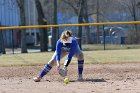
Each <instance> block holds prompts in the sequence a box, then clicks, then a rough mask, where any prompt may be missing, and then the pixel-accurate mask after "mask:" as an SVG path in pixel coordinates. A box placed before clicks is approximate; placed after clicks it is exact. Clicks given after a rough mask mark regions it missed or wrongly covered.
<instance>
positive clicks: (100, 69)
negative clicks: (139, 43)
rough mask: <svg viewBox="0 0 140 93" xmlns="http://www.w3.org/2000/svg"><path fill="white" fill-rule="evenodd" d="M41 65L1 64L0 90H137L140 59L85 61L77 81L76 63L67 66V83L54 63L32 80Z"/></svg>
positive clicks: (68, 92)
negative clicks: (86, 62)
mask: <svg viewBox="0 0 140 93" xmlns="http://www.w3.org/2000/svg"><path fill="white" fill-rule="evenodd" d="M42 68H43V66H20V67H17V66H16V67H0V93H140V63H128V64H86V65H85V66H84V81H83V82H79V81H77V65H70V66H69V67H68V76H67V77H68V78H70V80H71V82H70V83H69V84H64V83H63V78H62V77H60V76H59V74H58V73H57V71H56V68H55V67H54V68H53V69H52V70H51V72H50V73H49V74H48V75H46V76H45V77H44V78H43V79H42V80H41V82H34V81H33V80H32V78H33V77H34V76H37V75H38V74H39V73H40V71H41V69H42Z"/></svg>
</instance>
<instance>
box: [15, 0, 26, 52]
mask: <svg viewBox="0 0 140 93" xmlns="http://www.w3.org/2000/svg"><path fill="white" fill-rule="evenodd" d="M16 1H17V4H18V7H19V10H20V20H21V25H22V26H25V25H26V22H25V19H26V18H25V4H24V2H25V1H24V0H16ZM21 53H27V45H26V31H25V30H24V29H21Z"/></svg>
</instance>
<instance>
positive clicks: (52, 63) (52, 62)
mask: <svg viewBox="0 0 140 93" xmlns="http://www.w3.org/2000/svg"><path fill="white" fill-rule="evenodd" d="M55 63H56V62H55V60H50V61H49V62H48V64H49V65H50V66H54V65H55Z"/></svg>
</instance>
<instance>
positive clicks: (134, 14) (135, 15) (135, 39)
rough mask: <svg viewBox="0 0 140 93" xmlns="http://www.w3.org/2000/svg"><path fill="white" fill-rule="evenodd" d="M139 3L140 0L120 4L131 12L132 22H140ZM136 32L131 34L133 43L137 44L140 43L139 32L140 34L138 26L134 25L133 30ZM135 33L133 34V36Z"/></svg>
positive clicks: (128, 0)
mask: <svg viewBox="0 0 140 93" xmlns="http://www.w3.org/2000/svg"><path fill="white" fill-rule="evenodd" d="M137 1H138V0H127V2H126V0H119V2H120V4H121V5H122V6H123V8H125V9H126V10H128V11H129V13H130V15H131V17H132V20H133V21H137V20H138V13H137V11H138V7H137ZM132 31H134V32H131V35H132V36H131V38H132V39H133V43H135V44H137V43H139V32H138V25H137V24H134V25H133V30H132ZM132 33H133V34H132Z"/></svg>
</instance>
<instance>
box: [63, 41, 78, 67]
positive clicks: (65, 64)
mask: <svg viewBox="0 0 140 93" xmlns="http://www.w3.org/2000/svg"><path fill="white" fill-rule="evenodd" d="M77 46H78V44H77V42H76V41H73V46H72V47H71V49H70V52H69V54H68V57H67V60H66V61H65V63H64V66H66V67H67V66H68V65H69V64H70V62H71V60H72V57H73V56H74V54H75V52H76V49H77Z"/></svg>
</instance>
